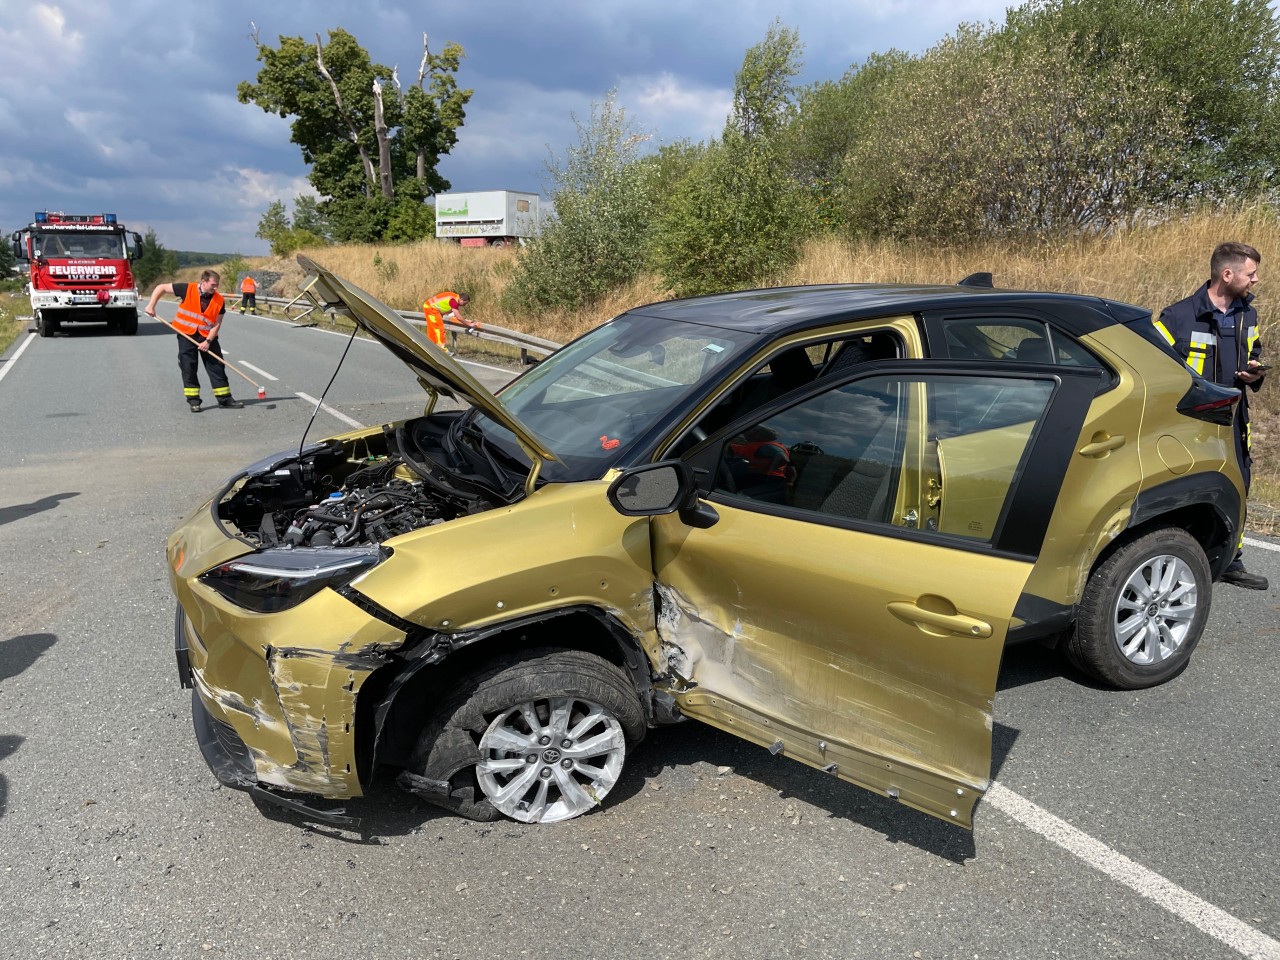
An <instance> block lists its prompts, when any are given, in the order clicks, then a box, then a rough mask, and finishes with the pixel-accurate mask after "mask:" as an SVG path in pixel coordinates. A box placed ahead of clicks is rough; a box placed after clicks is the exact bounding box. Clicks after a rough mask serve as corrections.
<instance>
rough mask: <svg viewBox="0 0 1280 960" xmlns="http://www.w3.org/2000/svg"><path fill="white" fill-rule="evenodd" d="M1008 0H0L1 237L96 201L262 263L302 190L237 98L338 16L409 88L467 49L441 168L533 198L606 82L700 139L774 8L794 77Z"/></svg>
mask: <svg viewBox="0 0 1280 960" xmlns="http://www.w3.org/2000/svg"><path fill="white" fill-rule="evenodd" d="M1009 5H1010V2H1009V0H795V2H788V3H783V2H777V0H775V2H773V3H760V2H756V0H695V2H690V0H678V2H677V0H656V2H654V0H650V2H645V3H641V2H623V0H540V2H539V0H524V2H520V0H437V2H435V3H431V4H427V3H396V2H389V0H364V2H361V3H340V2H336V0H297V2H292V3H280V2H268V3H262V2H260V0H259V2H250V0H221V2H217V3H200V4H196V3H194V2H192V0H130V2H129V3H127V4H126V3H114V2H112V3H104V2H103V0H2V2H0V50H3V51H4V54H3V56H0V82H3V88H4V94H3V96H0V228H2V229H3V230H4V232H5V233H6V234H7V233H8V232H10V231H12V230H14V229H16V228H18V227H21V226H23V225H25V224H26V223H28V222H29V221H30V220H31V217H32V214H33V213H34V212H35V211H36V210H64V211H66V212H68V213H95V212H115V213H117V214H118V215H119V217H120V219H121V221H123V222H125V223H127V224H128V225H129V227H130V228H132V229H136V230H138V231H139V232H144V231H145V230H146V229H148V228H153V229H154V230H155V231H156V234H157V235H158V237H159V238H160V242H161V243H163V244H164V245H165V246H166V247H168V248H169V249H171V250H203V251H216V252H237V251H238V252H240V253H244V254H249V255H252V254H260V253H265V252H266V245H265V244H264V243H263V242H262V241H261V240H258V239H257V238H255V237H254V231H255V229H256V228H257V224H258V220H259V218H260V217H261V215H262V212H263V211H264V210H265V209H266V207H267V204H269V203H270V202H271V201H272V200H276V199H281V200H284V201H285V202H286V203H288V204H291V203H292V200H293V198H294V197H295V196H297V195H298V194H299V193H304V192H310V188H309V185H308V184H307V181H306V173H307V169H306V167H305V166H304V164H303V163H302V158H301V154H300V152H299V150H298V148H297V147H296V146H295V145H293V144H292V143H290V142H289V121H288V120H285V119H282V118H280V117H275V116H269V115H267V114H266V113H264V112H263V111H262V110H261V109H259V108H258V107H256V106H254V105H245V104H241V103H239V102H237V100H236V84H237V83H238V82H240V81H242V80H253V79H255V78H256V76H257V70H258V64H257V61H256V59H255V49H254V45H253V42H252V40H251V39H250V31H251V28H250V22H251V21H253V22H256V24H257V28H258V31H259V36H260V38H261V40H262V41H263V42H264V43H267V44H270V45H272V46H274V45H276V44H277V43H278V38H279V37H280V36H281V35H284V36H302V37H307V38H313V37H314V36H315V34H316V33H321V34H326V33H327V32H328V31H329V30H331V29H333V28H335V27H342V28H343V29H345V30H347V31H348V32H349V33H351V34H352V35H354V36H355V38H356V39H357V40H358V41H359V42H360V43H361V45H363V46H364V47H365V49H366V50H368V51H369V54H370V56H371V57H372V59H373V60H374V62H376V63H384V64H387V65H389V66H390V65H397V64H398V65H399V66H400V72H401V76H402V77H408V78H409V79H412V77H413V76H415V75H416V73H417V67H418V61H419V59H420V58H421V54H422V46H421V44H422V34H423V32H424V31H425V32H427V33H428V34H429V35H430V38H431V45H432V49H433V50H437V51H438V50H439V49H440V47H441V45H442V44H443V43H444V42H445V41H454V42H457V43H459V44H461V45H462V47H463V48H464V49H465V51H466V58H465V59H464V60H463V63H462V69H461V70H460V71H459V74H458V82H459V85H460V86H462V87H470V88H472V89H473V90H474V91H475V95H474V96H473V97H472V99H471V102H470V104H469V105H468V106H467V121H466V125H465V126H464V127H463V128H462V130H461V131H460V134H459V143H458V146H457V147H456V148H455V150H454V152H453V154H452V155H450V156H448V157H446V158H444V159H443V161H442V163H441V171H442V173H443V174H444V176H445V177H446V178H447V179H448V180H450V181H451V182H452V184H453V189H455V190H488V189H499V188H503V189H511V190H529V191H536V192H541V193H543V194H544V195H545V194H546V191H547V188H548V187H549V184H548V182H547V180H548V178H547V163H548V161H549V160H550V159H552V158H557V157H563V156H564V150H565V148H566V147H567V146H568V145H570V144H572V143H575V142H576V140H577V135H576V130H575V127H574V122H573V117H574V116H575V115H576V116H577V117H578V118H579V119H581V120H584V121H585V120H587V119H589V117H590V114H591V106H592V103H593V102H599V101H600V100H601V99H602V98H603V96H604V94H605V93H606V91H608V90H610V89H616V90H617V91H618V102H619V104H620V105H621V106H622V107H623V108H624V109H625V111H626V113H627V116H628V117H629V118H630V119H631V120H632V121H633V122H634V123H635V125H636V126H637V127H639V128H640V129H641V130H643V131H645V132H647V133H649V134H650V135H651V136H652V142H653V143H654V144H660V143H663V142H671V141H677V140H681V139H685V138H688V139H692V140H703V139H706V138H708V137H713V136H716V135H718V134H719V133H720V131H721V129H722V128H723V126H724V121H725V117H726V116H727V114H728V110H729V106H730V101H731V94H732V89H733V78H734V74H735V73H736V71H737V69H738V68H739V67H740V66H741V64H742V57H743V54H744V53H745V52H746V50H747V48H748V47H750V46H752V45H753V44H756V43H758V42H760V41H761V40H762V39H763V38H764V36H765V34H766V32H767V31H768V29H769V26H770V24H771V23H772V22H773V21H774V19H775V18H777V19H780V20H781V22H782V23H783V24H784V25H785V26H788V27H791V28H793V29H795V30H797V31H798V32H799V35H800V40H801V42H802V43H803V45H804V71H803V74H802V75H801V77H800V78H799V79H800V81H801V82H803V83H811V82H815V81H818V80H831V79H836V78H838V77H839V76H841V75H842V74H843V73H844V72H845V70H846V69H848V67H849V66H850V65H853V64H857V63H860V62H862V60H864V59H865V58H866V57H867V55H869V54H871V53H874V52H883V51H886V50H889V49H891V48H897V49H900V50H906V51H910V52H913V53H916V52H920V51H923V50H925V49H927V48H928V47H930V46H932V45H933V44H934V43H936V42H937V41H938V40H940V39H941V38H942V37H944V36H946V35H947V34H949V33H952V32H953V31H954V30H955V28H956V27H957V26H958V25H959V24H960V23H961V22H974V21H978V22H986V21H991V20H996V21H999V20H1002V19H1003V17H1004V11H1005V8H1006V7H1007V6H1009Z"/></svg>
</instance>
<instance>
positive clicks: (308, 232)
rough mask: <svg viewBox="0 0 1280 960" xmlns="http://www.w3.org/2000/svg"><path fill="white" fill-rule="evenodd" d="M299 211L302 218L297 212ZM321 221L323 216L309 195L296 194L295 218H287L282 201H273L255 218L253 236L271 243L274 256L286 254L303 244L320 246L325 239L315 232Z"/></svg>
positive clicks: (320, 225)
mask: <svg viewBox="0 0 1280 960" xmlns="http://www.w3.org/2000/svg"><path fill="white" fill-rule="evenodd" d="M299 210H301V216H302V218H303V219H302V220H299V219H298V217H299V213H298V211H299ZM323 223H324V220H323V215H322V214H320V213H319V211H318V210H317V209H316V204H315V199H314V198H312V197H298V198H297V200H295V201H294V218H293V219H292V220H290V218H289V214H288V212H286V210H285V206H284V201H283V200H273V201H271V203H270V204H268V205H267V209H266V212H265V213H263V215H262V217H261V219H259V220H258V229H257V231H256V232H255V233H254V236H256V237H258V238H259V239H262V240H265V241H267V243H269V244H270V245H271V255H272V256H273V257H287V256H288V255H289V254H291V253H293V252H294V251H295V250H300V249H302V248H303V247H322V246H324V245H325V244H327V243H328V242H329V240H328V238H327V237H326V236H324V235H323V234H322V233H320V232H318V229H317V228H321V229H322V225H323Z"/></svg>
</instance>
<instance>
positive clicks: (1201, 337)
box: [1191, 331, 1218, 347]
mask: <svg viewBox="0 0 1280 960" xmlns="http://www.w3.org/2000/svg"><path fill="white" fill-rule="evenodd" d="M1191 342H1192V343H1195V344H1202V345H1203V346H1205V347H1216V346H1217V345H1218V335H1217V334H1216V333H1200V332H1199V331H1196V332H1194V333H1192V334H1191Z"/></svg>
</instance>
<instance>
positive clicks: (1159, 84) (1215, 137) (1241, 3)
mask: <svg viewBox="0 0 1280 960" xmlns="http://www.w3.org/2000/svg"><path fill="white" fill-rule="evenodd" d="M1006 33H1007V35H1008V37H1009V39H1010V40H1011V41H1013V42H1017V41H1019V40H1022V39H1025V38H1027V37H1032V38H1039V39H1040V40H1041V41H1042V42H1043V43H1045V44H1046V45H1049V46H1052V45H1055V44H1061V45H1063V46H1065V47H1066V48H1067V49H1068V50H1069V51H1070V56H1071V57H1072V59H1073V60H1074V61H1076V62H1078V63H1079V65H1080V69H1082V70H1083V71H1084V72H1085V73H1086V74H1093V73H1100V72H1106V71H1108V70H1110V69H1111V68H1113V66H1114V65H1115V63H1116V61H1117V60H1119V59H1121V58H1123V60H1124V62H1125V65H1126V66H1127V67H1128V68H1129V70H1130V71H1132V75H1134V76H1136V77H1138V78H1140V80H1141V82H1142V83H1143V85H1144V86H1145V87H1146V88H1147V89H1148V90H1150V91H1151V94H1152V95H1153V96H1155V97H1157V98H1158V97H1167V98H1171V99H1173V100H1175V101H1177V102H1178V103H1179V104H1180V105H1181V109H1182V111H1183V122H1182V132H1183V137H1184V139H1183V142H1182V160H1183V163H1182V166H1181V168H1180V169H1179V170H1177V171H1175V173H1176V175H1175V176H1171V177H1170V178H1169V180H1168V184H1167V193H1168V197H1169V199H1174V200H1178V199H1184V198H1192V197H1196V196H1204V195H1210V196H1213V195H1217V196H1223V195H1226V194H1230V193H1236V194H1242V193H1243V194H1248V193H1251V192H1253V191H1256V190H1258V189H1259V188H1262V187H1266V186H1269V185H1272V184H1274V182H1275V178H1276V175H1277V172H1278V171H1277V165H1278V164H1280V97H1278V96H1277V94H1278V93H1280V20H1277V18H1276V14H1275V11H1274V10H1273V9H1272V5H1271V4H1270V3H1269V2H1268V0H1196V2H1190V0H1029V2H1027V3H1024V4H1023V5H1022V6H1020V7H1018V8H1016V9H1012V10H1010V12H1009V14H1008V17H1007V26H1006Z"/></svg>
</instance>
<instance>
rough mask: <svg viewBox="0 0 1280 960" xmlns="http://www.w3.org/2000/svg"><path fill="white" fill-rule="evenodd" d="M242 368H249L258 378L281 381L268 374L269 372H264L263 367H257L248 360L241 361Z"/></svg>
mask: <svg viewBox="0 0 1280 960" xmlns="http://www.w3.org/2000/svg"><path fill="white" fill-rule="evenodd" d="M240 366H242V367H248V368H249V369H250V370H252V371H253V372H254V373H256V374H257V375H258V376H260V377H266V378H267V379H268V380H276V379H279V378H278V377H273V376H272V375H271V374H269V373H267V371H265V370H263V369H262V368H261V367H255V366H254V365H253V364H252V363H250V362H249V361H248V360H241V361H240Z"/></svg>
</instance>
